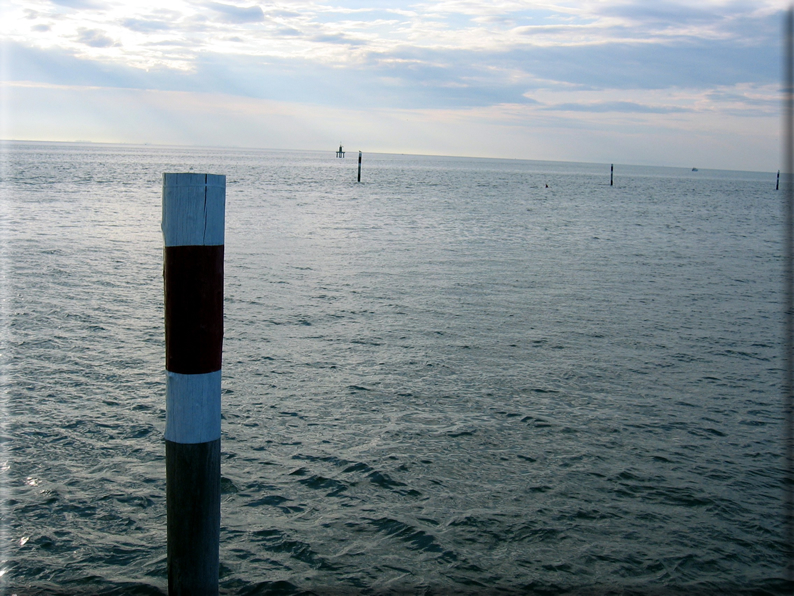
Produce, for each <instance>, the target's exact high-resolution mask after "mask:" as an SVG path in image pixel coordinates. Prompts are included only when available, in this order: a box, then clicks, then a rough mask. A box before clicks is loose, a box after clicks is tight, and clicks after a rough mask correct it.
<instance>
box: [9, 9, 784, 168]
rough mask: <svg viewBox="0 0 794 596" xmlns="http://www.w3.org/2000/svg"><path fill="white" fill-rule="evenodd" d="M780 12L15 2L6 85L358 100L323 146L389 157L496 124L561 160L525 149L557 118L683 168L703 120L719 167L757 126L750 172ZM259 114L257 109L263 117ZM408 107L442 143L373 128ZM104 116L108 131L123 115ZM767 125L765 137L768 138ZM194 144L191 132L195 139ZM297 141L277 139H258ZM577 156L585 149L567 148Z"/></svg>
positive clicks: (322, 102)
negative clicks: (349, 141)
mask: <svg viewBox="0 0 794 596" xmlns="http://www.w3.org/2000/svg"><path fill="white" fill-rule="evenodd" d="M785 8H786V5H785V3H784V2H781V1H779V0H754V1H749V0H728V1H723V0H700V1H690V2H675V1H671V0H656V1H654V2H647V1H646V0H580V1H574V0H551V1H546V2H535V1H526V0H494V1H492V2H487V3H484V2H482V1H481V0H424V1H418V2H411V1H388V0H380V1H373V0H294V1H289V2H286V1H284V2H282V1H278V0H268V1H259V0H241V1H237V0H213V1H210V0H205V1H202V2H189V1H186V0H161V1H155V0H137V1H131V2H130V1H126V0H4V2H3V3H2V6H0V39H2V43H3V51H4V63H5V64H6V65H7V66H6V67H5V68H4V69H3V70H2V72H0V75H2V76H1V77H0V78H1V79H2V85H3V87H2V89H3V91H2V92H3V96H2V97H3V98H4V100H3V101H5V102H6V103H7V104H8V105H7V106H6V108H7V110H6V111H8V110H9V109H10V110H11V111H13V113H14V114H15V115H17V114H18V113H19V112H20V111H22V112H31V110H33V109H34V106H35V109H36V110H45V109H46V107H44V106H46V105H47V102H46V101H41V102H30V101H27V100H26V101H25V102H23V101H22V99H21V98H22V97H26V98H28V99H29V98H30V97H31V96H32V95H35V94H39V95H40V96H41V97H46V96H48V95H51V96H53V97H54V96H55V95H58V96H61V97H62V96H64V94H65V93H67V90H68V94H70V97H71V96H74V97H78V96H79V94H80V93H81V91H80V90H81V89H82V90H83V92H84V93H85V95H86V97H88V96H91V97H94V98H96V97H98V95H97V93H96V90H97V89H106V90H108V93H109V94H111V95H112V93H111V91H110V90H113V89H115V90H120V89H129V90H138V91H141V92H143V91H146V92H150V91H159V92H162V93H165V94H167V93H181V94H188V95H190V97H191V98H192V101H195V102H201V101H205V102H206V105H207V106H214V107H213V108H212V109H221V108H218V106H219V105H221V103H222V102H220V103H219V101H218V97H219V94H220V95H222V96H226V97H227V98H228V102H229V104H230V105H231V104H232V103H234V100H233V98H245V100H246V102H247V101H249V100H251V101H254V102H256V101H259V102H262V103H261V105H262V106H264V105H267V106H269V108H268V109H271V110H275V107H274V106H275V105H276V104H274V103H273V102H281V103H282V104H283V105H284V106H289V105H292V106H293V107H292V108H289V110H293V108H294V110H293V112H294V113H298V112H301V113H303V112H302V110H304V109H308V107H309V106H313V109H315V112H317V113H318V114H320V113H324V114H326V116H329V115H330V114H332V113H333V114H335V116H336V117H339V114H340V112H339V111H340V110H342V111H344V110H355V111H358V113H359V116H360V117H359V119H358V120H353V121H352V122H348V124H349V128H348V129H347V130H340V131H339V132H338V133H336V134H332V135H331V137H330V138H329V139H326V138H325V136H323V135H325V134H326V132H324V131H325V129H326V128H327V127H325V126H320V125H319V124H318V125H317V127H316V128H317V130H318V133H317V135H316V136H315V140H314V141H311V142H312V143H317V144H321V145H323V146H324V145H325V144H326V143H327V142H331V143H332V144H333V143H337V142H338V137H343V136H346V135H347V136H349V135H352V136H354V137H355V138H357V139H361V141H362V144H365V143H367V144H368V145H369V146H377V147H379V148H381V149H384V150H393V151H404V150H407V149H406V147H407V146H410V147H412V148H415V149H416V150H419V151H421V152H426V153H438V152H445V151H446V152H449V151H450V149H449V147H454V146H455V145H454V142H453V141H454V140H455V139H458V140H461V138H462V137H463V136H464V135H465V136H466V137H470V135H471V134H475V131H476V134H489V132H488V131H489V130H490V131H491V134H493V135H496V136H498V137H499V138H502V139H503V141H504V142H502V143H499V144H495V147H497V149H494V150H493V151H492V152H491V154H492V155H497V154H498V156H502V157H529V158H538V159H544V158H555V159H566V158H567V157H566V154H565V151H564V148H561V149H560V151H561V153H558V154H555V155H553V156H550V155H547V154H546V153H544V151H546V150H547V149H546V148H547V147H548V146H549V143H547V142H542V143H541V142H540V141H538V142H537V143H534V144H533V142H531V140H532V138H533V135H536V137H537V138H538V139H540V138H541V137H543V133H542V129H544V127H545V128H548V127H551V128H554V127H556V129H557V130H558V131H559V133H560V136H561V138H562V137H566V136H567V135H568V134H569V133H571V134H574V133H575V132H576V131H580V133H581V134H582V135H585V134H591V133H589V132H588V131H593V130H598V131H599V132H598V133H597V134H596V133H592V134H593V135H595V136H593V137H592V139H591V145H592V146H593V147H600V146H604V147H610V150H611V151H613V153H612V154H610V155H606V156H602V155H601V154H600V153H599V152H598V151H594V152H593V154H592V155H591V156H590V159H591V160H597V159H601V158H603V157H606V159H607V160H609V161H613V160H616V159H620V157H621V156H624V155H625V159H626V160H627V161H631V159H632V157H633V156H634V157H635V158H636V156H637V155H638V153H637V150H636V145H637V143H638V141H636V139H635V137H634V136H633V135H634V132H631V134H628V132H629V131H637V130H644V131H646V132H647V134H648V135H651V134H658V131H660V130H663V131H666V132H665V134H664V135H663V137H664V138H665V139H666V141H665V143H667V145H665V143H658V144H657V148H658V150H657V151H656V153H653V152H649V153H648V157H647V160H650V161H654V162H655V163H672V162H674V161H675V160H676V159H678V158H679V157H680V155H681V153H680V151H679V150H678V149H676V147H677V146H678V145H676V144H675V143H673V144H670V143H671V140H670V139H672V138H673V136H675V135H678V136H675V138H679V137H680V136H681V135H686V134H687V129H688V128H689V129H691V130H696V131H697V132H696V133H692V135H693V136H692V137H691V139H703V138H704V135H705V136H708V135H709V134H710V133H709V131H708V129H707V128H706V129H704V123H706V122H713V123H714V125H715V126H719V127H721V128H720V130H714V131H712V132H711V137H710V139H711V140H710V141H709V143H706V144H704V145H703V147H704V149H703V151H704V152H705V151H706V147H707V146H708V147H709V149H708V150H709V151H710V153H709V154H708V155H710V156H712V158H713V159H714V160H715V163H714V164H713V165H720V164H722V165H724V166H725V167H741V166H742V165H744V166H746V165H747V164H746V163H745V161H744V160H745V157H743V156H742V157H739V156H735V157H731V153H730V151H729V150H728V149H726V150H725V151H720V152H718V154H719V157H714V156H716V155H717V153H715V152H714V150H713V148H714V146H715V144H714V142H713V139H716V138H723V137H724V135H725V134H726V131H730V130H732V131H734V133H735V134H736V135H738V136H737V139H740V138H744V137H742V135H746V134H748V131H750V130H755V132H753V133H752V134H753V138H754V139H756V141H753V142H757V143H758V144H759V146H760V145H765V146H768V148H767V149H766V150H765V151H762V152H761V153H760V154H756V157H755V161H754V162H753V164H752V165H753V166H754V167H756V168H759V167H762V166H765V167H763V168H762V169H776V167H777V164H776V160H777V151H778V149H779V140H778V138H777V132H776V130H777V127H776V125H773V123H776V122H777V120H778V116H779V98H778V93H779V84H778V80H779V76H780V70H781V68H780V51H781V40H780V38H781V30H782V14H783V10H784V9H785ZM92 89H93V91H91V90H92ZM56 90H57V92H56ZM202 94H203V95H202ZM210 95H211V96H212V97H211V99H210ZM154 97H156V98H158V99H157V101H155V100H154V99H153V98H154ZM165 97H166V95H162V94H160V95H156V96H151V97H149V100H147V101H148V102H149V103H148V104H147V105H148V106H149V107H148V108H147V109H149V110H150V111H157V110H160V111H162V113H161V114H160V115H159V116H158V117H157V118H155V119H156V120H158V121H160V122H162V123H164V126H165V127H166V128H167V127H168V124H167V123H168V122H169V121H176V120H178V118H175V117H174V114H171V112H170V110H174V109H177V108H176V107H175V105H176V104H174V103H173V102H172V101H171V99H169V100H168V101H166V100H165V99H164V98H165ZM184 97H186V95H183V98H184ZM202 97H204V100H202V99H201V98H202ZM15 98H16V99H15ZM172 99H173V98H172ZM158 101H161V103H158ZM20 102H21V103H20ZM152 102H153V103H152ZM64 105H68V106H70V108H69V109H72V110H74V114H73V118H74V119H75V121H79V122H85V123H88V122H89V121H90V120H91V118H92V116H91V114H89V113H88V112H86V111H85V110H82V111H81V108H80V105H81V102H80V101H78V100H75V101H71V100H70V101H67V102H66V103H65V104H64ZM245 105H246V106H247V107H246V110H248V109H249V108H250V106H251V104H249V103H245ZM8 106H10V108H9V107H8ZM207 109H210V108H209V107H208V108H207ZM284 109H287V108H284ZM289 110H288V111H289ZM276 111H278V110H276ZM411 111H413V112H411ZM100 112H101V113H105V114H107V109H104V110H100V111H97V110H94V116H93V118H95V119H96V118H99V116H98V115H97V114H99V113H100ZM111 112H112V110H111ZM254 112H255V113H256V114H258V115H257V116H251V115H250V114H249V115H248V116H247V117H248V118H260V119H263V118H267V116H266V114H265V113H263V112H261V111H257V110H254ZM293 112H290V113H293ZM409 112H410V113H412V114H414V116H415V117H416V118H415V119H416V122H420V121H421V122H425V123H427V122H430V121H432V122H433V126H434V127H435V130H437V133H436V134H435V136H433V135H430V136H428V135H427V134H424V133H422V134H420V133H419V131H418V129H417V133H416V138H417V139H420V138H421V139H423V140H422V141H421V142H419V140H417V142H410V143H407V142H405V141H403V145H398V144H397V143H396V142H395V141H394V139H393V138H392V139H385V138H376V137H375V136H374V135H376V134H378V133H376V132H373V131H376V130H378V129H379V127H378V126H375V125H374V124H373V123H374V119H375V118H385V116H384V114H386V113H388V114H389V115H390V116H389V117H390V118H396V119H397V120H401V121H408V122H410V121H412V118H411V117H409V118H402V116H404V115H405V114H406V113H409ZM169 114H171V115H170V116H169ZM430 114H433V116H432V117H431V115H430ZM484 114H487V117H486V116H484ZM23 115H24V114H23ZM38 116H39V117H43V116H44V115H42V114H39V115H38ZM107 117H110V116H107ZM142 117H143V116H142ZM273 117H274V118H277V117H279V116H278V115H274V116H273ZM607 117H608V118H610V123H609V126H607V125H606V121H605V120H604V118H607ZM224 118H227V116H224ZM242 118H243V116H240V119H239V120H237V121H229V123H230V131H234V130H237V131H238V134H237V136H236V137H235V134H233V132H229V133H228V134H226V136H225V137H224V139H223V141H224V143H226V144H246V143H249V141H250V139H249V137H248V135H246V134H243V132H242V128H245V127H246V126H248V127H249V128H250V126H251V125H250V121H249V122H248V123H247V124H246V122H245V121H244V120H242ZM319 118H320V117H319V116H318V122H319ZM125 120H127V118H125ZM345 120H346V121H347V119H346V118H345ZM762 120H763V121H764V124H763V126H761V128H760V129H759V128H758V126H759V125H758V123H759V122H760V121H762ZM34 121H35V118H33V117H32V114H31V118H25V117H20V118H6V119H5V120H4V123H3V124H2V126H3V128H2V130H0V136H3V137H5V138H8V137H15V138H32V136H30V135H33V132H32V131H31V130H27V129H24V127H23V126H22V125H21V124H20V123H21V122H34ZM475 121H476V125H475ZM486 121H487V122H488V123H490V124H489V125H486ZM234 122H236V124H235V123H234ZM356 122H360V123H361V124H359V125H357V124H356ZM365 122H366V123H368V124H366V125H365V124H364V123H365ZM445 122H446V123H448V127H447V128H446V129H445V128H444V125H443V123H445ZM746 122H755V123H756V127H755V129H753V127H752V126H751V127H749V128H748V127H747V126H746V125H745V124H746ZM467 123H468V124H467ZM96 124H97V126H99V128H101V129H102V130H105V131H106V132H105V133H103V134H105V135H109V137H113V133H112V126H110V125H107V126H105V125H104V124H102V123H96ZM100 125H101V126H100ZM425 125H426V124H425ZM86 126H88V124H86ZM92 126H93V125H92ZM186 126H189V125H186ZM263 126H264V125H263ZM418 126H420V125H419V124H417V127H418ZM467 126H470V130H469V131H468V132H465V133H464V131H465V129H466V127H467ZM488 126H492V127H493V128H491V129H489V128H488ZM505 126H513V127H515V126H520V128H521V130H522V131H523V132H522V134H524V135H527V136H528V139H529V140H528V141H527V142H518V141H517V140H516V137H515V135H512V134H511V135H508V136H509V139H508V137H506V136H504V135H505V130H504V127H505ZM610 127H613V128H611V129H610ZM265 128H267V127H266V126H265ZM761 129H763V130H764V131H767V132H765V133H764V134H765V135H766V136H765V137H764V138H765V139H766V140H765V141H763V142H762V141H761V140H760V138H758V134H759V133H758V131H759V130H761ZM26 130H27V131H26ZM124 130H127V129H124ZM180 130H182V129H180ZM307 130H308V129H307ZM321 130H322V131H323V132H320V131H321ZM389 130H391V129H389ZM445 130H446V131H447V132H446V134H447V135H448V138H445V137H444V134H445V133H444V131H445ZM172 132H173V133H174V134H172V135H171V136H170V137H169V138H168V140H169V141H173V140H174V139H175V138H176V140H178V137H179V135H178V134H177V133H178V132H179V131H172ZM183 132H184V131H183ZM668 133H669V134H668ZM36 134H39V133H36ZM51 134H56V135H57V133H56V132H53V133H51ZM63 134H65V133H63ZM382 134H386V133H385V132H384V133H382ZM125 135H126V136H125ZM610 135H612V136H610ZM627 135H628V136H627ZM671 135H672V136H671ZM156 137H157V136H156V135H154V134H153V136H152V137H151V138H149V139H140V138H138V137H135V138H131V137H130V136H129V135H128V134H127V133H126V132H122V129H121V128H120V129H119V133H118V135H117V138H111V139H110V140H118V141H125V140H126V141H134V140H148V141H151V142H158V138H156ZM396 137H399V138H401V139H406V135H405V134H399V135H396ZM396 137H395V138H396ZM77 138H88V135H85V134H83V135H77ZM184 138H185V139H190V140H191V142H193V141H192V139H193V138H194V135H192V134H190V135H186V136H185V137H184ZM235 138H237V139H239V141H235ZM304 138H305V139H309V138H312V137H311V134H310V133H309V132H307V133H306V136H305V137H304ZM628 138H631V139H634V140H633V141H632V142H631V143H628V142H627V141H626V139H628ZM244 139H247V140H245V141H243V140H244ZM433 139H435V140H433ZM439 139H442V140H443V142H441V141H439ZM621 139H623V141H621ZM97 140H98V139H97ZM508 141H509V142H508ZM186 142H187V141H186ZM250 142H252V143H254V144H256V143H255V141H250ZM621 142H624V143H625V148H623V149H621V147H622V146H621ZM647 142H648V143H651V144H653V143H654V141H653V140H652V138H651V137H648V138H647ZM692 142H696V141H692ZM748 142H749V141H748ZM434 143H435V144H434ZM293 144H294V143H293V140H291V139H289V138H286V137H284V138H282V137H279V136H277V135H276V136H273V135H271V136H269V137H267V138H266V139H265V140H264V141H261V142H260V145H261V146H269V147H277V146H285V147H286V146H292V145H293ZM585 144H586V143H585ZM680 144H681V145H682V146H683V145H686V142H685V141H683V140H682V141H681V143H680ZM300 148H311V147H300ZM465 149H466V148H465V147H460V149H459V150H457V151H453V152H455V153H457V154H465V153H466V152H467V151H466V150H465ZM615 151H617V155H615V154H614V152H615ZM665 151H668V152H669V155H667V154H665ZM570 158H571V159H587V158H588V156H587V155H584V156H583V155H580V154H579V153H577V152H576V151H573V150H571V151H570ZM740 162H741V163H740ZM773 162H774V163H773ZM701 163H702V162H701Z"/></svg>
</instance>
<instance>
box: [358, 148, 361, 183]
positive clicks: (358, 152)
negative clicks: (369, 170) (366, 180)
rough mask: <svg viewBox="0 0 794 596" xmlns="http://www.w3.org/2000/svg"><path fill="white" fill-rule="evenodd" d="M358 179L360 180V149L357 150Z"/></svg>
mask: <svg viewBox="0 0 794 596" xmlns="http://www.w3.org/2000/svg"><path fill="white" fill-rule="evenodd" d="M358 181H359V182H361V151H359V152H358Z"/></svg>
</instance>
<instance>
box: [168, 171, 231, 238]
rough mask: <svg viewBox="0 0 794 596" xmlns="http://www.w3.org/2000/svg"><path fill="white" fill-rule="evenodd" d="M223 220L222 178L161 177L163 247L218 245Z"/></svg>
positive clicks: (212, 176)
mask: <svg viewBox="0 0 794 596" xmlns="http://www.w3.org/2000/svg"><path fill="white" fill-rule="evenodd" d="M225 217H226V176H224V175H222V174H163V222H162V228H163V240H164V241H165V245H166V246H221V245H223V240H224V237H223V231H224V226H225Z"/></svg>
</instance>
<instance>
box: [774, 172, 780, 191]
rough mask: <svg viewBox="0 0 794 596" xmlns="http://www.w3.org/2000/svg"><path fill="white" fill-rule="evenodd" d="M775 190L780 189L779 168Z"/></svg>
mask: <svg viewBox="0 0 794 596" xmlns="http://www.w3.org/2000/svg"><path fill="white" fill-rule="evenodd" d="M775 190H780V170H778V171H777V180H775Z"/></svg>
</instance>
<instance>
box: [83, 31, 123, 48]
mask: <svg viewBox="0 0 794 596" xmlns="http://www.w3.org/2000/svg"><path fill="white" fill-rule="evenodd" d="M78 33H79V35H78V37H77V40H78V41H79V42H80V43H84V44H85V45H87V46H91V47H92V48H108V47H110V46H113V45H115V42H114V41H113V40H112V39H110V38H109V37H108V36H106V35H105V34H104V33H103V32H102V31H99V30H97V29H80V30H79V32H78Z"/></svg>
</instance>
